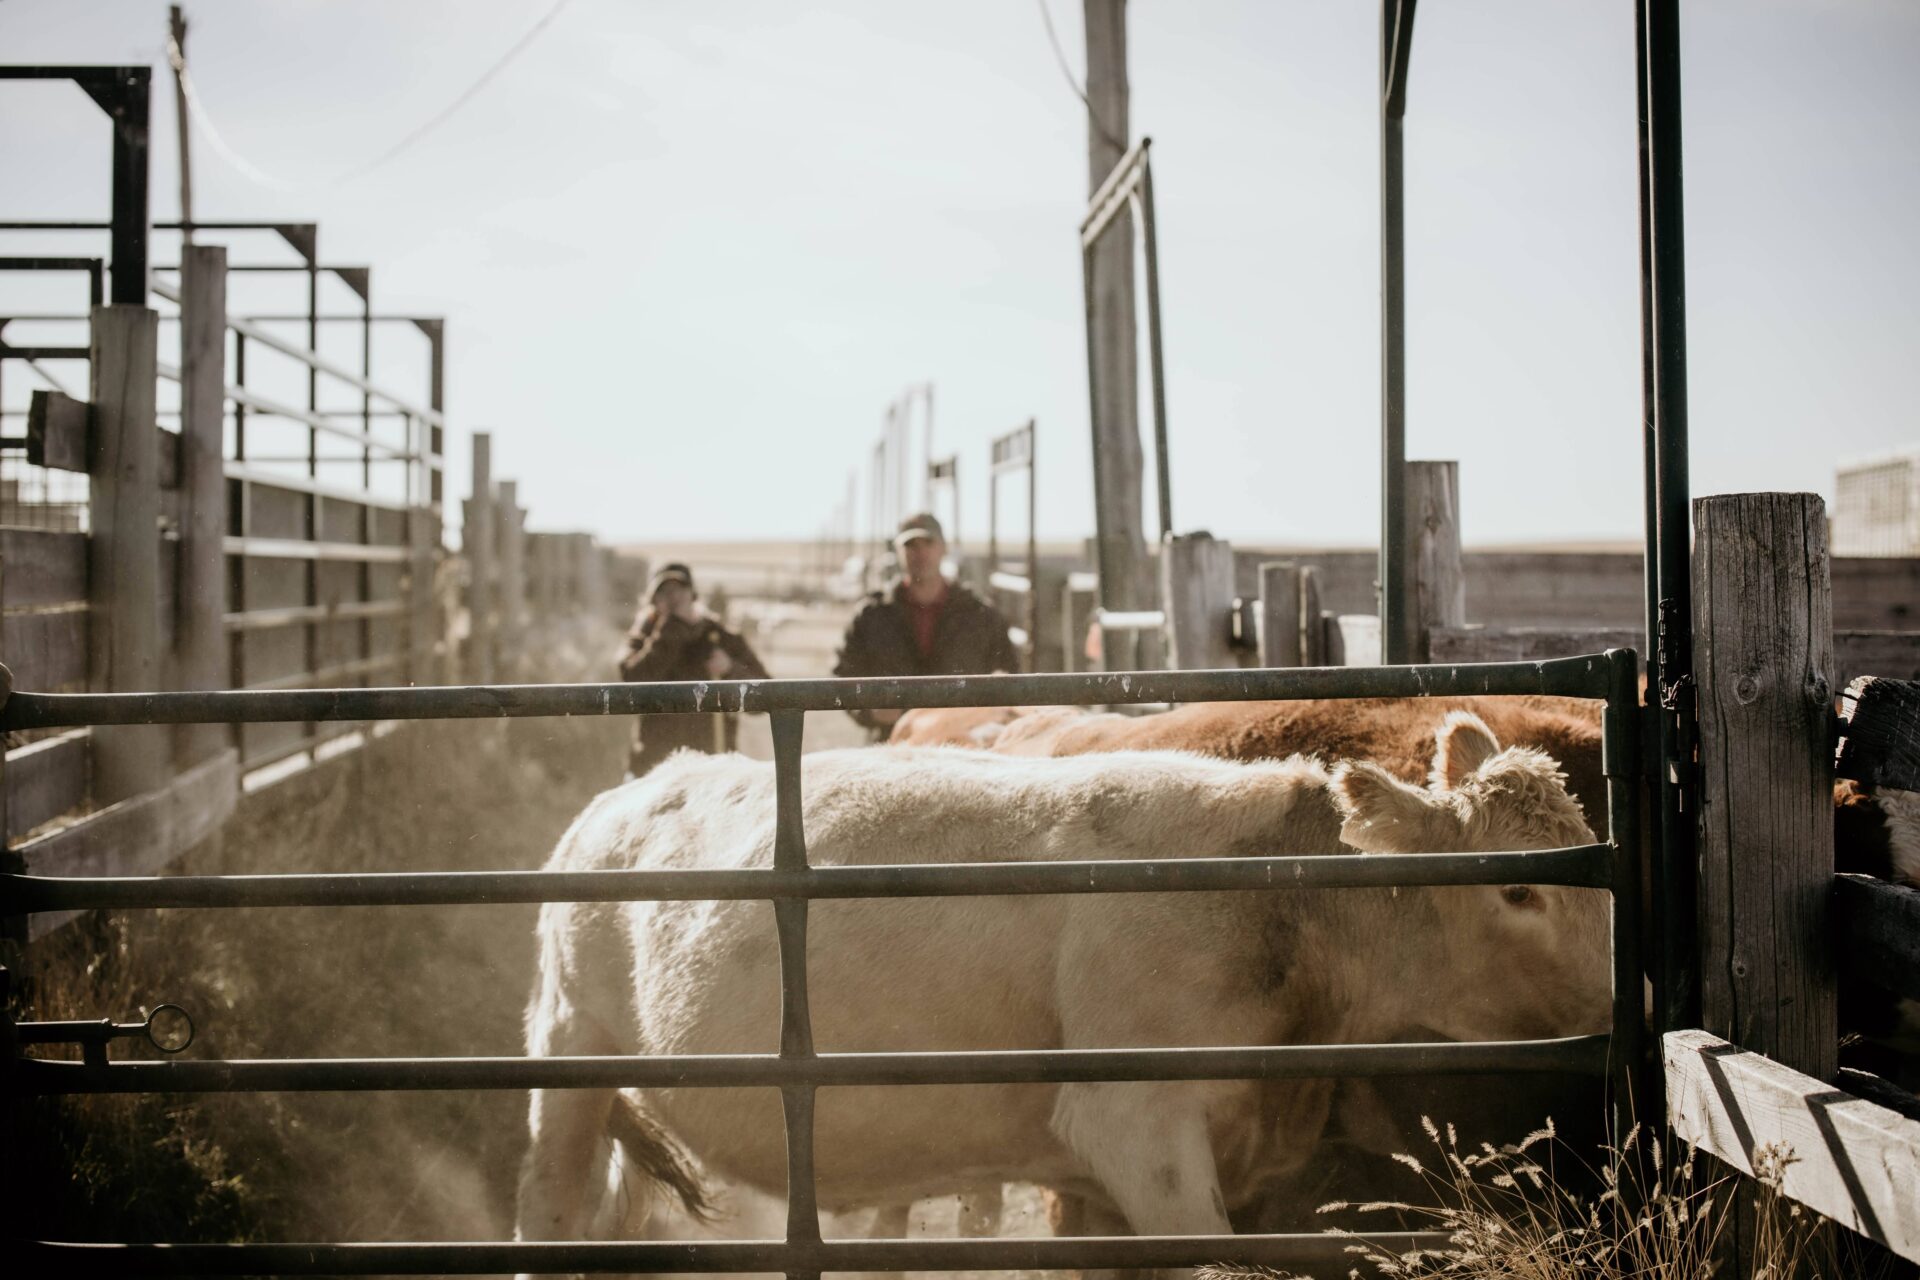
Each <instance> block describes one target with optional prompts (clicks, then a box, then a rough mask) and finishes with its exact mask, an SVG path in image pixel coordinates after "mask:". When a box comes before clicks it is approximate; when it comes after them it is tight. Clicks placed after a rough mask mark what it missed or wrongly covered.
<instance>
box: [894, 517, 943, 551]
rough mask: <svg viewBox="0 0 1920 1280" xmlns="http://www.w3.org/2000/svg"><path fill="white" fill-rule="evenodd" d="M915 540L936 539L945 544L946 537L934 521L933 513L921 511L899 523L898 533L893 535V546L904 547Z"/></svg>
mask: <svg viewBox="0 0 1920 1280" xmlns="http://www.w3.org/2000/svg"><path fill="white" fill-rule="evenodd" d="M915 538H937V539H939V540H940V541H941V542H945V541H946V540H947V535H946V533H945V532H944V531H943V530H942V529H941V528H940V522H939V521H938V520H936V519H934V517H933V513H932V512H928V511H923V512H921V513H920V514H919V515H917V516H908V517H907V518H906V519H905V520H902V521H901V522H900V532H898V533H896V534H894V535H893V545H894V546H896V547H904V546H906V545H907V544H908V543H909V542H912V541H913V540H914V539H915Z"/></svg>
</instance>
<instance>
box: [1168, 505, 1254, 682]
mask: <svg viewBox="0 0 1920 1280" xmlns="http://www.w3.org/2000/svg"><path fill="white" fill-rule="evenodd" d="M1160 599H1161V600H1162V602H1163V607H1164V608H1165V609H1166V611H1167V642H1168V646H1169V650H1168V655H1167V658H1168V665H1169V666H1170V667H1171V668H1172V669H1173V670H1175V671H1198V670H1205V669H1208V668H1214V667H1232V666H1237V665H1238V663H1237V662H1235V660H1234V655H1233V649H1232V646H1231V643H1230V637H1229V635H1228V631H1227V617H1228V612H1229V611H1230V610H1231V609H1232V607H1233V544H1232V543H1229V542H1219V541H1216V540H1215V539H1214V538H1213V537H1212V535H1210V534H1205V533H1188V534H1175V535H1174V536H1172V537H1170V538H1168V539H1167V540H1166V541H1165V542H1164V543H1162V544H1161V547H1160Z"/></svg>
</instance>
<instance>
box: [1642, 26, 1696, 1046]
mask: <svg viewBox="0 0 1920 1280" xmlns="http://www.w3.org/2000/svg"><path fill="white" fill-rule="evenodd" d="M1636 7H1637V8H1638V9H1639V10H1640V12H1641V21H1642V27H1643V31H1644V34H1645V39H1644V40H1643V41H1642V42H1641V44H1640V46H1639V49H1638V57H1639V64H1640V73H1641V76H1642V78H1643V79H1644V81H1645V92H1646V101H1647V123H1646V131H1645V138H1646V147H1647V167H1646V168H1647V186H1646V192H1645V198H1646V216H1645V219H1644V222H1643V226H1644V228H1645V230H1646V232H1647V234H1648V236H1649V237H1650V241H1651V243H1650V245H1649V246H1648V248H1647V250H1646V253H1647V256H1648V259H1649V273H1648V279H1649V282H1650V284H1651V286H1652V288H1651V294H1652V296H1651V306H1650V307H1649V308H1648V311H1649V312H1650V318H1651V321H1652V324H1651V328H1650V329H1649V330H1648V331H1647V332H1645V333H1643V335H1642V340H1643V341H1644V342H1647V343H1650V345H1651V357H1650V358H1649V359H1648V360H1647V363H1648V364H1649V365H1650V366H1651V368H1652V372H1653V454H1654V475H1655V481H1656V485H1657V493H1656V502H1657V512H1658V517H1659V519H1658V523H1657V526H1656V528H1655V530H1654V536H1653V545H1652V547H1651V548H1650V549H1651V551H1652V552H1653V559H1654V561H1655V564H1656V565H1657V570H1658V574H1659V603H1658V606H1657V612H1658V618H1657V619H1656V621H1657V626H1658V635H1657V636H1655V637H1650V639H1651V640H1653V641H1654V644H1653V661H1654V662H1656V663H1657V664H1658V665H1657V667H1656V669H1655V677H1656V678H1655V680H1654V682H1653V684H1654V687H1655V688H1656V689H1658V690H1659V695H1660V715H1659V725H1660V778H1659V789H1660V823H1659V826H1660V848H1659V856H1658V859H1657V861H1656V863H1655V876H1654V882H1655V888H1656V892H1657V894H1658V899H1659V902H1660V906H1661V910H1662V912H1663V916H1664V928H1663V930H1662V934H1661V938H1660V966H1659V967H1660V973H1661V976H1660V981H1659V982H1658V983H1656V984H1655V991H1654V998H1655V1015H1656V1018H1657V1020H1658V1025H1659V1027H1660V1029H1661V1030H1663V1031H1665V1030H1671V1029H1675V1028H1678V1027H1682V1026H1695V1025H1697V1024H1698V1022H1699V1013H1698V1009H1699V999H1700V992H1699V964H1698V960H1697V957H1696V955H1695V946H1694V939H1695V936H1696V930H1697V921H1696V919H1695V913H1696V911H1697V905H1696V904H1697V902H1698V891H1697V887H1696V879H1697V876H1696V869H1695V867H1694V855H1693V850H1694V844H1695V830H1694V827H1695V823H1696V821H1697V815H1696V813H1695V809H1696V805H1695V803H1694V795H1695V794H1696V793H1695V788H1694V782H1695V778H1694V763H1693V755H1694V733H1693V724H1694V708H1693V699H1694V685H1693V589H1692V578H1691V574H1692V571H1693V570H1692V544H1691V537H1692V510H1691V503H1690V497H1689V482H1688V475H1687V331H1686V306H1687V295H1686V259H1685V253H1684V249H1683V239H1684V221H1683V208H1682V190H1681V162H1680V144H1681V127H1680V12H1679V3H1678V0H1637V5H1636Z"/></svg>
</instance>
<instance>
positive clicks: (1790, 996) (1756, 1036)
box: [1693, 493, 1839, 1080]
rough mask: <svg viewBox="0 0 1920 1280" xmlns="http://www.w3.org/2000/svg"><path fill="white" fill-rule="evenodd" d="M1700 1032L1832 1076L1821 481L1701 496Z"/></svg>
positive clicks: (1829, 755) (1829, 702)
mask: <svg viewBox="0 0 1920 1280" xmlns="http://www.w3.org/2000/svg"><path fill="white" fill-rule="evenodd" d="M1693 511H1694V549H1693V589H1694V627H1693V637H1694V670H1695V673H1696V678H1697V679H1698V680H1699V708H1700V715H1699V722H1700V784H1701V785H1700V920H1699V925H1700V948H1701V950H1700V975H1701V993H1700V1008H1701V1019H1702V1024H1703V1027H1704V1029H1705V1030H1707V1031H1709V1032H1712V1033H1713V1034H1714V1035H1717V1036H1720V1037H1722V1038H1724V1039H1726V1040H1730V1041H1732V1042H1733V1043H1735V1044H1737V1045H1740V1046H1742V1047H1743V1048H1747V1049H1752V1050H1755V1051H1756V1052H1759V1053H1764V1054H1766V1055H1767V1056H1768V1057H1770V1058H1773V1059H1774V1060H1776V1061H1778V1062H1780V1063H1782V1064H1784V1065H1786V1066H1788V1067H1791V1068H1793V1069H1794V1070H1796V1071H1800V1072H1804V1073H1805V1074H1807V1075H1810V1076H1815V1077H1817V1078H1819V1079H1822V1080H1831V1079H1832V1078H1833V1076H1834V1072H1835V1070H1836V1069H1837V1065H1838V1064H1837V1061H1836V1058H1837V1052H1838V1043H1839V1032H1838V1026H1837V1021H1836V1015H1835V992H1834V981H1833V963H1832V958H1831V945H1832V944H1831V941H1830V939H1829V937H1828V920H1827V904H1828V900H1829V897H1830V895H1831V893H1832V891H1833V728H1832V726H1833V695H1834V691H1833V686H1832V671H1833V607H1832V598H1831V586H1830V582H1831V579H1830V572H1829V567H1828V561H1827V516H1826V504H1825V503H1824V502H1823V501H1822V500H1821V498H1820V496H1819V495H1818V494H1812V493H1740V494H1727V495H1723V496H1718V497H1711V498H1700V499H1697V500H1696V501H1695V502H1694V507H1693Z"/></svg>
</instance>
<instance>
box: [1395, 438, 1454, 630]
mask: <svg viewBox="0 0 1920 1280" xmlns="http://www.w3.org/2000/svg"><path fill="white" fill-rule="evenodd" d="M1405 475H1406V513H1407V517H1406V521H1405V523H1404V528H1405V534H1406V545H1405V547H1404V550H1403V554H1404V555H1405V557H1406V558H1405V561H1404V563H1405V564H1406V566H1407V584H1406V589H1407V607H1406V609H1405V610H1404V611H1403V613H1402V617H1403V618H1404V619H1405V625H1406V636H1405V641H1406V642H1405V644H1404V645H1402V646H1401V648H1400V649H1399V650H1397V652H1404V653H1405V654H1407V655H1408V657H1409V658H1410V659H1411V660H1412V661H1414V662H1425V661H1427V655H1428V652H1429V649H1428V643H1427V632H1428V631H1430V630H1432V629H1433V628H1434V627H1459V626H1465V625H1466V621H1467V580H1466V573H1465V571H1464V569H1463V568H1462V565H1461V560H1460V464H1459V463H1458V462H1409V463H1407V465H1406V471H1405Z"/></svg>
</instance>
